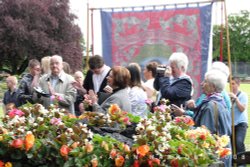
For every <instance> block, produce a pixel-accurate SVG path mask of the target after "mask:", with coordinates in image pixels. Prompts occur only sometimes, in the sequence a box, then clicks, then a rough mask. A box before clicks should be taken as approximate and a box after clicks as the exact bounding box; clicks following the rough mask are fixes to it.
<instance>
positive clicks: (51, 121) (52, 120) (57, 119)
mask: <svg viewBox="0 0 250 167" xmlns="http://www.w3.org/2000/svg"><path fill="white" fill-rule="evenodd" d="M61 122H62V120H61V118H52V119H51V120H50V123H51V124H53V125H59V124H60V123H61Z"/></svg>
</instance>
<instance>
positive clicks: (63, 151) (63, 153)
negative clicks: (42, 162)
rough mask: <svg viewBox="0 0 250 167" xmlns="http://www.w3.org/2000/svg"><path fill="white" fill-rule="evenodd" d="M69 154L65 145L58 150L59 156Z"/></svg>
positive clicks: (68, 149)
mask: <svg viewBox="0 0 250 167" xmlns="http://www.w3.org/2000/svg"><path fill="white" fill-rule="evenodd" d="M69 152H70V148H69V147H68V146H67V145H62V147H61V149H60V154H61V156H63V157H66V156H68V154H69Z"/></svg>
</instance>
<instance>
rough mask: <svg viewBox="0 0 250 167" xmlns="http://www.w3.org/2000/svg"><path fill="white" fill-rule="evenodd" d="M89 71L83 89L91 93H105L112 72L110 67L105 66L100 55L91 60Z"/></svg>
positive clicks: (92, 57)
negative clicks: (108, 77) (92, 91)
mask: <svg viewBox="0 0 250 167" xmlns="http://www.w3.org/2000/svg"><path fill="white" fill-rule="evenodd" d="M88 64H89V68H90V69H89V70H88V72H87V75H86V77H85V80H84V84H83V87H84V88H85V89H86V90H87V91H89V90H94V92H95V93H99V92H105V91H104V88H105V86H107V78H106V77H107V76H108V75H109V72H110V67H109V66H107V65H105V64H104V61H103V58H102V57H101V56H99V55H95V56H91V57H90V58H89V62H88Z"/></svg>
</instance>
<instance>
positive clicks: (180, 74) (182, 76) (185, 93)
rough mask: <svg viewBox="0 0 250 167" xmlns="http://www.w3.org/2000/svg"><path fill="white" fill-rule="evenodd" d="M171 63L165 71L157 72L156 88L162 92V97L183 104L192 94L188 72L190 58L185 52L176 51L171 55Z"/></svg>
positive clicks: (179, 104) (176, 103)
mask: <svg viewBox="0 0 250 167" xmlns="http://www.w3.org/2000/svg"><path fill="white" fill-rule="evenodd" d="M169 63H170V66H168V67H167V68H166V71H165V73H159V72H158V73H157V75H156V78H155V81H154V88H155V89H156V90H157V91H159V92H160V94H161V98H164V99H168V100H169V101H170V103H171V104H175V105H177V106H181V105H184V104H185V102H186V101H187V100H190V99H191V95H192V80H191V78H190V76H188V75H187V74H186V71H187V67H188V58H187V56H186V55H185V54H184V53H181V52H175V53H173V54H172V55H171V56H170V58H169Z"/></svg>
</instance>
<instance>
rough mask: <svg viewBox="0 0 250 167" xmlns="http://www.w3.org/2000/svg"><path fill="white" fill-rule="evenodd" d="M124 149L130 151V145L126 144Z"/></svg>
mask: <svg viewBox="0 0 250 167" xmlns="http://www.w3.org/2000/svg"><path fill="white" fill-rule="evenodd" d="M123 149H124V151H125V152H126V153H129V152H130V147H129V146H128V145H127V144H124V146H123Z"/></svg>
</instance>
